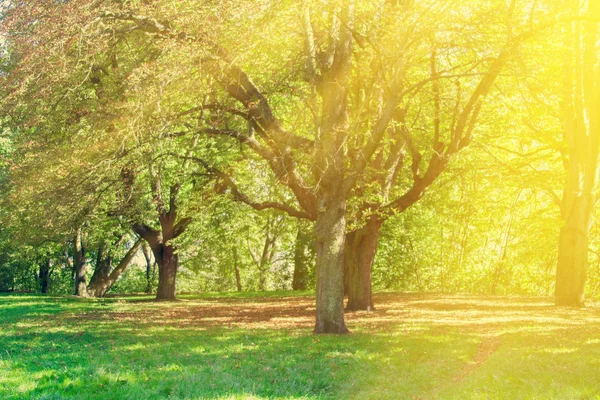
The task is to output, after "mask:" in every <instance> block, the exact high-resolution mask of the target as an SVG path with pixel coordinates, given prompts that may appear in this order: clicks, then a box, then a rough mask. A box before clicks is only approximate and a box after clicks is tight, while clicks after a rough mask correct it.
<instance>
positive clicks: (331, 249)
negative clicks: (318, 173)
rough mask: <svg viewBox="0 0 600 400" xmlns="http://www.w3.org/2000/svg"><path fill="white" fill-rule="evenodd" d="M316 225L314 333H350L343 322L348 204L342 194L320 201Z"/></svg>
mask: <svg viewBox="0 0 600 400" xmlns="http://www.w3.org/2000/svg"><path fill="white" fill-rule="evenodd" d="M319 204H321V205H322V207H321V209H320V210H319V215H318V217H317V223H316V225H315V237H316V245H317V246H316V247H317V248H316V253H317V254H316V255H317V320H316V324H315V329H314V332H315V333H347V332H348V328H346V323H345V322H344V278H343V269H344V238H345V233H346V216H345V214H346V200H345V199H344V198H343V195H342V194H341V193H333V194H331V195H329V196H325V197H324V198H322V199H320V203H319Z"/></svg>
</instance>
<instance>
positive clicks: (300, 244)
mask: <svg viewBox="0 0 600 400" xmlns="http://www.w3.org/2000/svg"><path fill="white" fill-rule="evenodd" d="M297 225H298V233H297V234H296V244H295V248H294V276H293V278H292V289H293V290H306V289H307V288H308V272H309V265H308V263H309V261H310V257H309V256H308V255H307V254H306V253H307V251H310V246H312V242H313V236H312V234H311V232H307V231H306V229H305V224H304V223H303V222H302V221H298V222H297Z"/></svg>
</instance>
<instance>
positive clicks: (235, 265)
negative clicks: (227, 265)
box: [233, 247, 242, 292]
mask: <svg viewBox="0 0 600 400" xmlns="http://www.w3.org/2000/svg"><path fill="white" fill-rule="evenodd" d="M233 272H234V274H235V287H236V289H237V291H238V292H241V291H242V279H241V277H240V268H239V258H238V253H237V247H234V248H233Z"/></svg>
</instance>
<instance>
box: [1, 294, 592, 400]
mask: <svg viewBox="0 0 600 400" xmlns="http://www.w3.org/2000/svg"><path fill="white" fill-rule="evenodd" d="M376 301H377V305H378V309H377V311H376V312H371V313H367V312H355V313H351V314H348V315H347V320H348V323H349V326H350V328H351V330H353V331H354V332H356V333H355V334H352V335H347V336H313V335H311V334H310V331H311V328H312V323H313V318H314V300H313V299H312V298H310V297H305V296H300V297H283V296H274V297H270V298H266V297H264V296H260V297H259V298H258V299H256V300H255V299H253V298H248V297H243V298H238V299H227V301H222V299H219V298H215V297H204V296H196V297H190V298H183V299H182V300H181V301H179V302H173V303H145V302H144V303H132V302H130V301H124V302H119V300H115V301H112V302H109V303H103V302H93V301H90V302H76V301H72V300H71V299H66V298H58V299H57V298H45V297H39V298H35V297H31V296H24V297H14V298H12V299H10V298H6V297H0V310H2V311H0V323H1V324H2V325H1V328H0V370H1V371H3V373H2V374H0V398H19V399H21V398H25V399H27V398H29V399H34V398H35V399H42V398H43V399H52V398H56V399H59V398H60V399H63V398H69V399H106V398H115V399H120V398H127V399H163V398H169V397H170V398H248V397H252V396H253V397H255V398H290V399H292V398H294V399H297V398H336V399H337V398H357V399H361V400H364V399H371V398H377V399H380V398H386V399H399V398H442V399H446V398H449V399H451V398H456V399H459V398H460V399H470V398H523V397H526V398H581V397H584V398H585V396H586V395H587V394H590V393H596V391H597V389H599V388H600V387H599V384H598V383H597V377H596V376H595V375H596V374H595V372H594V371H597V369H598V367H599V366H600V339H598V335H597V332H600V310H599V309H598V308H596V307H590V308H588V309H584V310H577V309H569V308H556V307H552V306H551V305H550V303H549V299H539V298H499V297H498V298H489V297H487V298H486V297H467V296H442V295H422V294H380V295H377V296H376ZM104 304H106V305H104ZM507 382H508V383H507ZM588 397H589V396H588Z"/></svg>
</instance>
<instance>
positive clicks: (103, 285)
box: [87, 239, 142, 297]
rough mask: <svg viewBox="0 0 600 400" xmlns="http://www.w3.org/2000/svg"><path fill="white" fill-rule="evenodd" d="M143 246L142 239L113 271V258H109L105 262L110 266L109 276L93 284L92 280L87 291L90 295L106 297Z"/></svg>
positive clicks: (100, 278) (101, 276)
mask: <svg viewBox="0 0 600 400" xmlns="http://www.w3.org/2000/svg"><path fill="white" fill-rule="evenodd" d="M141 246H142V239H138V240H137V241H136V242H135V243H134V244H133V246H132V247H131V248H130V249H129V250H128V251H127V253H126V254H125V256H124V257H123V258H122V259H121V261H120V262H119V265H117V266H116V267H115V269H113V270H112V271H110V268H111V260H112V258H110V257H107V259H108V260H109V261H106V260H105V261H104V263H103V264H106V265H108V268H109V274H107V275H99V278H98V279H96V280H95V281H93V282H92V281H91V280H90V285H89V286H88V289H87V290H88V294H89V295H90V296H94V297H104V296H105V295H106V293H107V292H108V291H109V290H110V288H111V287H112V285H113V284H114V283H115V282H116V281H117V280H118V279H119V278H120V277H121V275H122V274H123V272H124V271H125V269H126V268H127V267H128V266H129V264H130V263H131V261H132V260H133V258H134V257H135V255H136V254H137V252H138V251H139V249H140V247H141Z"/></svg>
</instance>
